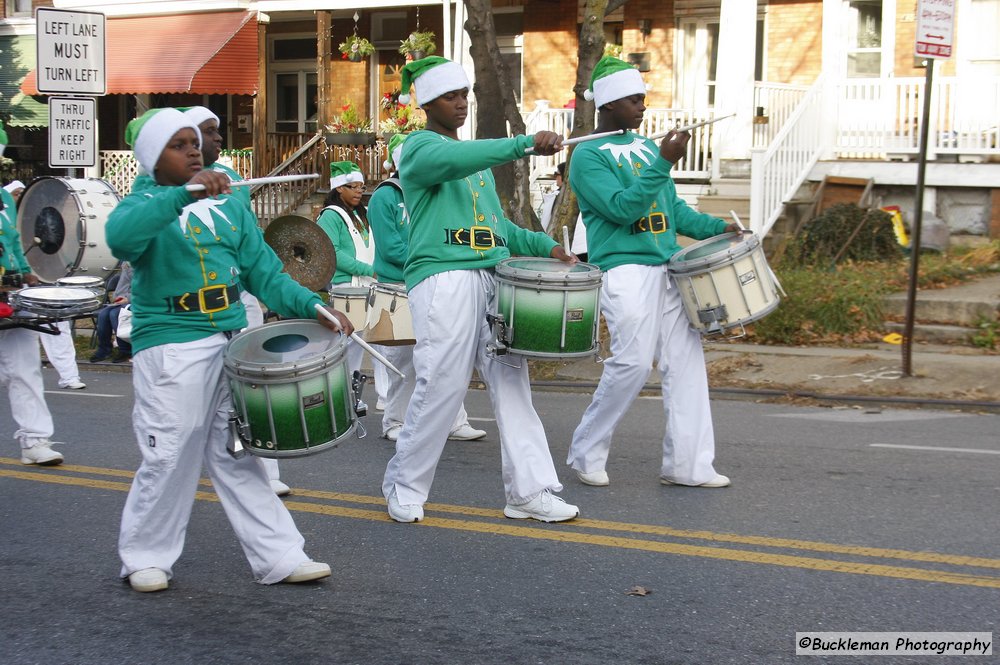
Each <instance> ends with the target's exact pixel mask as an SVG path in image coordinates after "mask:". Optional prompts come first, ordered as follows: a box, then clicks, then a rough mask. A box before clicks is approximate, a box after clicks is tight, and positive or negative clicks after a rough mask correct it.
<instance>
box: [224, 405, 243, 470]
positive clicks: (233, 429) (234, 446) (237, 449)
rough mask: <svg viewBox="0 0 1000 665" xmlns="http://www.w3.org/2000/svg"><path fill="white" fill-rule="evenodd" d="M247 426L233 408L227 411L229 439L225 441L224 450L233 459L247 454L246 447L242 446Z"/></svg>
mask: <svg viewBox="0 0 1000 665" xmlns="http://www.w3.org/2000/svg"><path fill="white" fill-rule="evenodd" d="M246 430H247V426H246V423H244V422H243V421H242V420H241V419H240V416H239V414H238V413H236V411H234V410H230V411H229V434H230V436H229V440H228V441H227V442H226V452H228V453H229V455H230V456H231V457H232V458H233V459H239V458H241V457H243V456H244V455H246V454H247V449H246V448H245V447H244V446H243V442H244V441H246V440H247V438H246V437H247V431H246Z"/></svg>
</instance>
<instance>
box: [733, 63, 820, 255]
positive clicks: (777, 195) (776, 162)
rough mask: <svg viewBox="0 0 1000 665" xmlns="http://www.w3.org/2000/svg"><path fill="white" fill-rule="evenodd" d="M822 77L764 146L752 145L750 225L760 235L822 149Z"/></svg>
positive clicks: (764, 233)
mask: <svg viewBox="0 0 1000 665" xmlns="http://www.w3.org/2000/svg"><path fill="white" fill-rule="evenodd" d="M822 119H823V88H822V77H821V78H819V79H817V80H816V82H815V83H814V84H813V85H812V87H811V88H810V89H809V91H808V92H807V93H806V95H805V97H803V99H802V101H801V102H800V103H799V106H798V108H796V109H795V111H794V112H793V113H792V114H791V116H789V118H788V121H787V122H786V123H785V125H784V126H783V127H782V128H781V130H780V131H779V132H778V133H777V135H776V136H775V137H774V140H773V141H772V142H771V145H770V146H769V147H768V148H767V149H754V150H753V151H752V152H751V163H750V228H751V230H752V231H753V232H754V233H756V234H757V236H758V237H760V238H763V237H764V236H766V235H767V233H768V232H769V231H770V230H771V227H772V226H774V222H775V221H777V219H778V217H779V216H780V215H781V211H782V209H783V208H784V205H785V201H787V200H788V199H790V198H791V197H792V196H793V195H794V194H795V191H796V190H797V189H798V188H799V187H800V186H801V185H802V183H803V182H804V181H805V179H806V176H807V175H808V174H809V170H810V169H811V168H812V167H813V165H814V164H815V163H816V161H817V160H818V159H819V157H820V155H821V154H822V152H823V150H824V147H825V146H824V142H823V136H822V132H820V131H818V129H819V128H820V127H821V126H822Z"/></svg>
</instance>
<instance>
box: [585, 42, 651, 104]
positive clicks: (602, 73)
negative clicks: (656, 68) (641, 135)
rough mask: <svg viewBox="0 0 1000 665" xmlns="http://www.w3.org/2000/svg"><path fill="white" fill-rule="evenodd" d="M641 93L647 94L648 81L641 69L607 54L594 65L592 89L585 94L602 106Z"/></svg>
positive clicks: (587, 97) (591, 79) (591, 81)
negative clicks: (644, 78)
mask: <svg viewBox="0 0 1000 665" xmlns="http://www.w3.org/2000/svg"><path fill="white" fill-rule="evenodd" d="M640 94H641V95H645V94H646V83H645V81H643V80H642V74H640V73H639V70H638V69H636V68H635V67H634V66H633V65H630V64H629V63H627V62H625V61H624V60H619V59H618V58H616V57H614V56H610V55H606V56H604V57H603V58H601V59H600V60H599V61H598V62H597V64H596V65H594V73H593V74H592V75H591V77H590V90H585V91H584V93H583V96H584V98H585V99H588V100H593V101H594V104H595V105H596V106H597V108H601V107H602V106H604V105H605V104H607V103H608V102H613V101H615V100H617V99H621V98H622V97H628V96H629V95H640Z"/></svg>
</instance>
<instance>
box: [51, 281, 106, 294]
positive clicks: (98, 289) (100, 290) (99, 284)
mask: <svg viewBox="0 0 1000 665" xmlns="http://www.w3.org/2000/svg"><path fill="white" fill-rule="evenodd" d="M56 286H72V287H74V288H80V289H89V290H91V291H93V292H94V295H96V296H97V297H98V298H103V297H104V295H105V289H104V280H103V279H101V278H100V277H88V276H86V275H70V276H68V277H60V278H59V279H57V280H56Z"/></svg>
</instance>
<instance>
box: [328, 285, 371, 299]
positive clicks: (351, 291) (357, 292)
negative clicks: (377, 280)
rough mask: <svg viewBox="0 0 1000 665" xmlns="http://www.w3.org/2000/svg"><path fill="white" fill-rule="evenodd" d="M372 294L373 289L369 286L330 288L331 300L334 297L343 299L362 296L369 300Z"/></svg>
mask: <svg viewBox="0 0 1000 665" xmlns="http://www.w3.org/2000/svg"><path fill="white" fill-rule="evenodd" d="M370 292H371V287H369V286H333V287H331V288H330V291H329V293H330V298H333V297H334V296H341V297H348V298H349V297H352V296H362V297H365V298H367V297H368V294H369V293H370Z"/></svg>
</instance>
